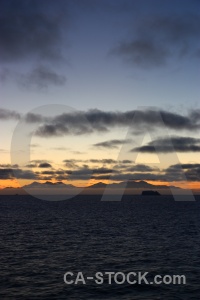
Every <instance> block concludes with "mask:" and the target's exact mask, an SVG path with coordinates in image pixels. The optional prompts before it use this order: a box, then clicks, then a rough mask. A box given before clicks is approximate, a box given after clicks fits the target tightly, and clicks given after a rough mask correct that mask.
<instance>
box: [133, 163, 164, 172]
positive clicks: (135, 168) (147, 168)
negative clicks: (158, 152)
mask: <svg viewBox="0 0 200 300" xmlns="http://www.w3.org/2000/svg"><path fill="white" fill-rule="evenodd" d="M127 171H129V172H130V171H132V172H153V171H158V168H152V167H150V166H147V165H144V164H137V165H135V166H132V167H129V168H127Z"/></svg>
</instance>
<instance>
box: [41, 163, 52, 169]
mask: <svg viewBox="0 0 200 300" xmlns="http://www.w3.org/2000/svg"><path fill="white" fill-rule="evenodd" d="M38 167H39V168H52V166H51V164H49V163H41V164H39V166H38Z"/></svg>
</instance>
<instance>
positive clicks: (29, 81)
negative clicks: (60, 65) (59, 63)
mask: <svg viewBox="0 0 200 300" xmlns="http://www.w3.org/2000/svg"><path fill="white" fill-rule="evenodd" d="M17 81H18V83H19V84H20V85H22V86H23V87H25V88H31V87H33V88H37V89H47V88H48V86H49V85H55V86H62V85H65V83H66V77H65V76H63V75H60V74H57V73H56V72H55V71H54V70H52V69H50V68H48V67H46V66H37V67H36V68H35V69H34V70H32V71H31V72H29V73H27V74H22V75H21V76H18V79H17Z"/></svg>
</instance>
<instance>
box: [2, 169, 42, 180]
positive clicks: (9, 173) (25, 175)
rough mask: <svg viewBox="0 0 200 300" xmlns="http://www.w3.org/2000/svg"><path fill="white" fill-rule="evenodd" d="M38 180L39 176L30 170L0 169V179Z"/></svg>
mask: <svg viewBox="0 0 200 300" xmlns="http://www.w3.org/2000/svg"><path fill="white" fill-rule="evenodd" d="M15 178H19V179H37V175H36V174H35V173H33V172H32V171H30V170H22V169H17V168H0V179H4V180H6V179H15Z"/></svg>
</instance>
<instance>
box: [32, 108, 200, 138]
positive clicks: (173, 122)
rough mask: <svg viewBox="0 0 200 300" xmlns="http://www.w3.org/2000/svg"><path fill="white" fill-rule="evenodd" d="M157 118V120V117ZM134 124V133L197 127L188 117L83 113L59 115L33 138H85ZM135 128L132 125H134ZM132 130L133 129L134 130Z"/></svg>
mask: <svg viewBox="0 0 200 300" xmlns="http://www.w3.org/2000/svg"><path fill="white" fill-rule="evenodd" d="M158 116H159V117H158ZM134 117H135V120H137V129H140V128H144V127H146V129H149V127H151V129H153V128H158V126H159V128H160V127H163V124H164V125H165V126H167V127H168V128H170V129H175V130H197V129H199V128H200V123H199V120H200V119H197V118H194V119H192V118H191V115H190V114H189V115H188V116H182V115H180V114H176V113H171V112H167V111H163V110H162V111H154V110H149V109H147V110H145V111H139V110H133V111H127V112H104V111H100V110H97V109H93V110H89V111H86V112H75V113H74V112H73V113H63V114H61V115H58V116H56V117H55V118H53V119H52V120H51V121H49V122H48V123H46V124H43V125H41V126H39V128H38V130H37V131H36V135H38V136H41V137H51V136H63V135H67V134H75V135H82V134H89V133H92V132H108V131H109V130H110V129H112V128H117V127H129V126H131V125H133V123H132V122H133V120H134ZM134 125H135V123H134ZM134 129H135V126H134Z"/></svg>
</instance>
